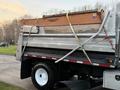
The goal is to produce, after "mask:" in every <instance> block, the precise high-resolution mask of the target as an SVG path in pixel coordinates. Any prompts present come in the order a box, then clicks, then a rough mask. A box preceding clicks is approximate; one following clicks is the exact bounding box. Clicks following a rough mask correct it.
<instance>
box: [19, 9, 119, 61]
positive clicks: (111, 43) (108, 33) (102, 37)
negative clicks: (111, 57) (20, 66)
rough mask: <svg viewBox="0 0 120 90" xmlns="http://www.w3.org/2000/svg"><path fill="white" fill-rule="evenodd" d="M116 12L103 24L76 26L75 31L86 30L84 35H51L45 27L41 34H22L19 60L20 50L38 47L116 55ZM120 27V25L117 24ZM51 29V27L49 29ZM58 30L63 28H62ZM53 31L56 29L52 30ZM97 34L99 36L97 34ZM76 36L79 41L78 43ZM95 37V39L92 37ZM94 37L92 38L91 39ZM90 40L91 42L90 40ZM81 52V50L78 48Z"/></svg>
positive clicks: (109, 15) (112, 12)
mask: <svg viewBox="0 0 120 90" xmlns="http://www.w3.org/2000/svg"><path fill="white" fill-rule="evenodd" d="M116 10H117V9H115V8H113V9H112V10H110V11H108V12H107V14H106V16H105V19H103V23H102V24H100V25H99V24H95V25H94V24H93V25H88V26H86V25H76V26H75V25H74V26H73V28H74V30H78V29H79V28H83V29H84V30H86V31H85V32H82V33H79V32H77V33H75V34H76V35H75V34H74V32H73V33H66V34H65V33H54V34H49V33H46V32H45V30H44V29H45V28H44V27H40V32H41V33H37V34H21V35H20V38H19V42H18V51H17V52H18V53H17V54H18V55H17V57H18V59H20V58H19V56H20V54H21V53H22V52H21V50H20V48H21V47H22V46H23V47H25V46H26V47H38V48H54V49H70V50H72V49H75V48H76V47H79V46H80V45H82V47H83V48H84V50H86V51H97V52H110V53H115V51H116V50H115V49H116V41H117V39H119V37H117V36H118V35H117V34H118V29H117V28H118V27H117V26H116V22H117V18H116ZM117 25H118V24H117ZM48 28H49V27H48ZM57 28H60V29H61V28H63V27H62V26H60V27H57ZM64 28H66V29H68V28H69V29H71V28H70V27H69V26H64ZM93 28H94V29H96V30H97V31H96V32H92V31H91V30H90V29H93ZM51 29H54V27H53V28H51ZM100 29H101V30H100ZM89 30H90V32H89ZM96 33H97V34H96ZM75 36H77V37H78V39H79V41H76V38H75ZM92 36H94V37H92ZM91 37H92V38H91ZM89 39H90V40H89ZM77 49H79V50H81V48H77Z"/></svg>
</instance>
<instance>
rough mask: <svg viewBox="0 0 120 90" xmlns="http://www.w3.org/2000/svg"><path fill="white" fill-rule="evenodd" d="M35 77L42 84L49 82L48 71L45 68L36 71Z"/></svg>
mask: <svg viewBox="0 0 120 90" xmlns="http://www.w3.org/2000/svg"><path fill="white" fill-rule="evenodd" d="M35 79H36V81H37V83H38V84H39V85H40V86H44V85H46V84H47V82H48V73H47V71H46V70H45V69H43V68H40V69H38V70H36V72H35Z"/></svg>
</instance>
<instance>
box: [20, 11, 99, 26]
mask: <svg viewBox="0 0 120 90" xmlns="http://www.w3.org/2000/svg"><path fill="white" fill-rule="evenodd" d="M69 18H70V21H71V23H72V25H88V24H101V13H100V12H86V13H75V14H74V13H73V14H69ZM20 23H21V25H30V26H42V27H46V26H66V25H69V23H68V21H67V18H66V15H65V14H64V15H53V16H48V17H47V16H46V17H43V18H38V19H22V20H21V21H20Z"/></svg>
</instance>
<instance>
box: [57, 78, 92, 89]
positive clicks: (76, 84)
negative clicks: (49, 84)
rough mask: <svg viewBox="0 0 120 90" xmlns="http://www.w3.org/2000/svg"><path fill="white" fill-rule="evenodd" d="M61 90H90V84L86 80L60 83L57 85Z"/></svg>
mask: <svg viewBox="0 0 120 90" xmlns="http://www.w3.org/2000/svg"><path fill="white" fill-rule="evenodd" d="M57 86H58V88H59V90H64V89H65V90H88V89H90V83H89V82H88V81H85V80H75V81H60V82H58V83H57Z"/></svg>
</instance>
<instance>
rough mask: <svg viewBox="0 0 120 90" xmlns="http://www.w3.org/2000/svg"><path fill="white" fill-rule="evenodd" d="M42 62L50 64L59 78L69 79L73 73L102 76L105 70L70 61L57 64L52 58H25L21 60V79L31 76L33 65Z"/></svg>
mask: <svg viewBox="0 0 120 90" xmlns="http://www.w3.org/2000/svg"><path fill="white" fill-rule="evenodd" d="M40 62H42V63H46V64H49V65H50V66H51V68H52V69H54V71H56V72H57V74H58V75H57V76H58V80H65V79H69V77H72V76H73V75H83V76H84V75H89V76H94V77H102V75H103V71H104V70H105V68H101V67H95V66H89V65H82V64H76V63H68V62H63V61H61V62H59V63H57V64H55V63H54V61H52V60H44V59H35V58H32V59H28V58H24V59H23V60H22V62H21V79H24V78H28V77H30V76H31V71H32V67H34V66H35V65H36V64H38V63H40Z"/></svg>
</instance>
